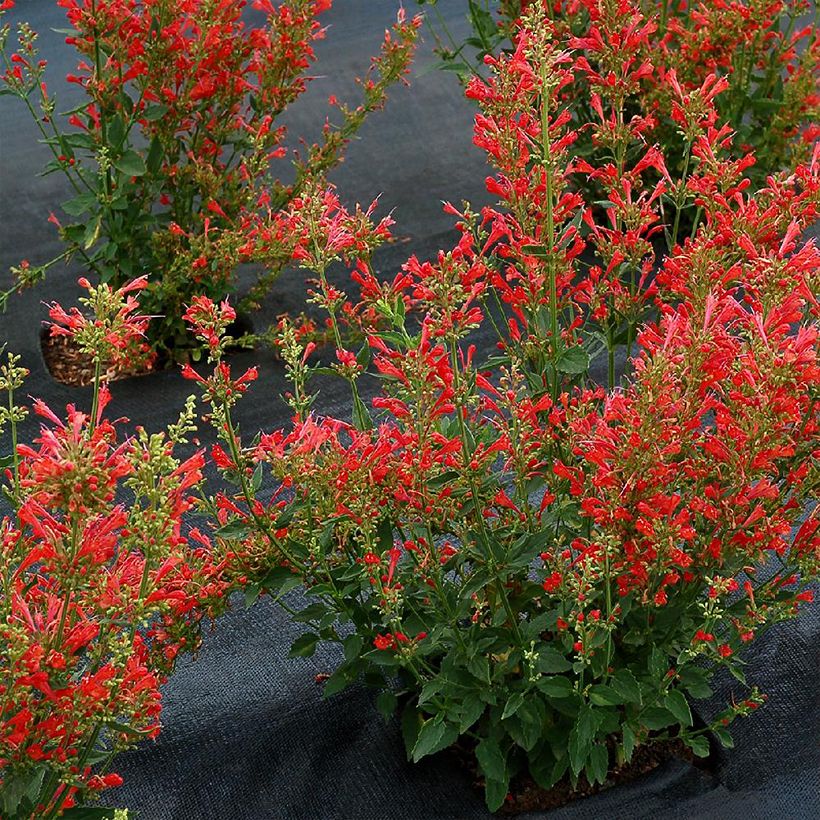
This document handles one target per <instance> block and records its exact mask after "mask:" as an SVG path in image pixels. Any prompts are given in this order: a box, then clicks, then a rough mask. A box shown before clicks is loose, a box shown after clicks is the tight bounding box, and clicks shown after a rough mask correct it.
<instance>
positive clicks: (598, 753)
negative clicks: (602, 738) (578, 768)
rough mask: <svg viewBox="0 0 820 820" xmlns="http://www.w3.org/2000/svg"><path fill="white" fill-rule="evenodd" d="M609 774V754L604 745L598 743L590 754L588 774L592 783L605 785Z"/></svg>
mask: <svg viewBox="0 0 820 820" xmlns="http://www.w3.org/2000/svg"><path fill="white" fill-rule="evenodd" d="M608 772H609V752H608V751H607V748H606V746H604V745H603V744H602V743H596V744H595V745H594V746H593V747H592V750H591V751H590V753H589V760H588V761H587V767H586V773H587V779H588V780H589V782H590V783H593V784H594V783H596V782H598V783H604V782H605V781H606V776H607V773H608Z"/></svg>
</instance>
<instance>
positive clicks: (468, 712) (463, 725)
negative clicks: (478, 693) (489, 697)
mask: <svg viewBox="0 0 820 820" xmlns="http://www.w3.org/2000/svg"><path fill="white" fill-rule="evenodd" d="M486 708H487V704H486V703H484V701H483V700H481V699H480V698H478V697H475V696H474V695H468V696H467V697H466V698H465V699H464V703H462V704H461V717H460V718H459V721H458V730H459V732H461V733H462V734H463V733H464V732H466V731H467V730H468V729H469V728H470V727H471V726H472V725H473V724H474V723H475V722H476V721H477V720H478V719H479V718H480V717H481V716H482V715H483V714H484V710H485V709H486Z"/></svg>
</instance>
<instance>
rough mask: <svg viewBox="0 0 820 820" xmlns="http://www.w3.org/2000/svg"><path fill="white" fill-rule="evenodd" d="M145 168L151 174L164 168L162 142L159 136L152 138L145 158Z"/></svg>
mask: <svg viewBox="0 0 820 820" xmlns="http://www.w3.org/2000/svg"><path fill="white" fill-rule="evenodd" d="M145 168H146V170H147V171H148V172H149V173H151V174H156V173H157V172H158V171H159V170H160V168H162V143H161V142H160V141H159V138H158V137H154V138H153V139H152V140H151V146H150V147H149V149H148V156H147V157H146V158H145Z"/></svg>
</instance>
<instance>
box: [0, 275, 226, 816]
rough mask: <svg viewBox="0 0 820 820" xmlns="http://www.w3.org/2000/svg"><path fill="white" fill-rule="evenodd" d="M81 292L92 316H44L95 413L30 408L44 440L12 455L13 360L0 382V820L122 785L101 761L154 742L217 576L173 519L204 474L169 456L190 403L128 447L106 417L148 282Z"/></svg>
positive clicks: (212, 607)
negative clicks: (87, 359) (86, 369)
mask: <svg viewBox="0 0 820 820" xmlns="http://www.w3.org/2000/svg"><path fill="white" fill-rule="evenodd" d="M85 284H86V286H87V287H88V288H89V291H90V295H89V299H88V303H89V304H90V305H93V307H94V309H95V311H96V313H95V317H94V319H92V320H88V319H86V318H84V317H83V316H82V315H81V314H80V313H79V312H78V311H76V310H72V311H70V312H66V311H64V310H63V309H62V308H61V307H59V306H58V305H53V306H52V309H51V314H52V317H53V318H54V320H55V322H56V323H57V324H55V325H54V330H55V331H56V332H61V333H62V332H71V333H73V334H74V336H75V339H76V340H77V342H78V344H79V345H80V347H81V348H82V349H84V350H85V351H86V352H87V353H89V354H90V355H93V356H94V357H95V360H96V364H97V369H96V372H97V377H96V380H95V388H94V405H93V409H92V411H91V413H90V414H87V413H83V412H81V411H80V410H78V409H77V408H76V407H74V406H69V407H68V409H67V413H66V417H65V419H62V418H60V417H58V416H57V415H56V414H55V413H53V412H52V411H51V410H50V409H49V408H48V407H47V406H46V405H45V404H44V403H43V402H42V401H40V400H37V401H35V402H34V411H35V412H36V413H37V414H38V415H39V416H41V417H42V418H43V420H44V422H43V426H42V427H41V432H40V436H39V438H37V439H36V440H35V442H34V444H33V445H28V444H17V432H16V425H17V423H18V422H19V421H20V420H21V419H22V418H23V415H24V413H23V410H22V408H18V407H17V406H16V405H15V402H14V391H15V390H17V389H19V387H20V386H21V384H22V381H23V377H24V375H25V371H24V370H23V369H22V368H21V367H19V364H18V360H17V358H16V357H10V358H9V360H8V362H7V364H5V365H4V366H3V368H2V369H0V387H2V389H3V390H4V391H6V392H7V394H8V408H9V409H7V410H3V411H2V420H3V421H4V422H5V423H6V424H9V425H11V429H12V436H13V440H14V451H13V456H12V459H11V461H10V465H9V470H8V475H9V487H8V496H9V499H10V501H11V502H12V504H13V506H14V512H13V513H12V514H11V515H8V516H7V517H5V518H4V519H3V522H2V524H0V813H2V816H3V817H4V818H8V820H22V818H53V817H58V816H63V815H64V814H65V815H66V816H70V812H69V811H68V810H70V809H71V807H73V806H76V805H78V804H80V803H85V802H87V801H89V800H92V799H93V798H94V796H95V795H97V794H98V793H99V792H100V791H102V790H103V789H107V788H110V787H112V786H117V785H119V784H120V783H122V778H121V777H120V776H119V775H118V774H116V772H113V771H110V768H109V767H110V764H111V761H112V759H113V758H114V756H115V755H116V754H117V753H118V752H120V751H122V750H123V749H126V748H128V747H130V746H133V745H134V744H135V743H137V742H138V741H139V740H140V739H142V738H148V737H155V736H156V735H157V733H158V731H159V727H160V724H159V714H160V707H161V694H160V691H159V687H160V685H161V684H162V683H163V682H164V681H165V679H166V677H167V676H168V674H169V673H170V672H171V670H172V669H173V667H174V661H175V658H176V656H177V654H178V653H179V652H180V651H183V650H188V651H190V650H193V649H195V648H196V646H197V644H198V640H199V624H200V621H201V619H202V618H203V616H205V615H213V614H215V612H216V611H217V610H218V609H219V608H220V607H221V602H222V590H223V584H222V581H221V580H220V567H219V565H218V563H215V561H214V558H213V555H212V553H211V551H210V550H208V549H207V548H206V547H205V546H204V545H203V543H201V541H198V540H197V531H196V530H192V529H190V528H189V527H186V526H185V525H184V524H183V521H182V518H183V516H184V515H185V513H186V512H187V511H188V510H190V509H191V507H192V505H193V503H194V499H193V496H194V494H195V493H196V491H197V488H198V487H199V485H200V483H201V482H202V467H203V465H204V458H203V454H202V452H194V453H192V454H191V455H190V456H188V457H187V458H185V459H182V458H180V457H179V456H178V455H177V454H176V452H175V451H176V450H178V449H179V448H180V447H182V446H184V445H186V444H187V436H188V435H189V434H190V433H191V432H192V431H193V430H194V426H193V418H194V404H193V401H189V402H188V404H187V406H186V408H185V411H184V412H183V413H182V415H181V417H180V419H179V421H178V422H177V423H176V424H174V425H171V426H170V427H169V428H168V430H167V431H166V432H164V433H153V434H149V433H148V432H147V431H145V430H144V429H142V428H137V431H136V434H135V435H134V436H132V437H129V438H126V439H125V440H121V439H120V436H119V434H118V428H119V427H121V426H122V423H123V421H124V420H123V419H120V420H119V421H110V420H108V419H107V418H106V417H105V415H104V411H105V407H106V404H107V402H108V400H109V393H108V389H107V387H106V386H105V375H104V374H105V368H106V366H107V365H108V364H109V363H110V362H111V361H112V360H114V359H115V358H116V357H117V355H119V354H120V352H121V351H123V350H127V349H129V348H130V347H133V345H134V344H137V345H140V344H142V343H143V333H144V330H145V326H146V324H147V322H148V319H147V318H146V317H144V316H141V315H139V314H138V313H137V312H136V311H137V308H138V304H137V301H136V298H135V296H134V295H133V292H134V291H138V290H140V289H143V288H144V287H145V284H146V283H145V281H144V280H138V281H136V282H134V283H132V284H131V285H129V286H126V287H124V288H122V289H121V290H119V291H114V290H112V289H111V288H110V287H109V286H108V285H100V286H99V287H98V288H93V287H91V286H90V285H88V283H85ZM111 814H112V816H113V812H111ZM95 816H96V815H95ZM101 816H102V815H101ZM106 816H107V815H106ZM119 816H121V814H120V815H119Z"/></svg>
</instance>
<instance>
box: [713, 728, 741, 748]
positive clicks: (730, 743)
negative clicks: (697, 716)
mask: <svg viewBox="0 0 820 820" xmlns="http://www.w3.org/2000/svg"><path fill="white" fill-rule="evenodd" d="M712 731H713V732H714V734H715V737H716V738H717V739H718V740H719V741H720V745H721V746H723V748H724V749H734V748H735V741H734V738H733V737H732V736H731V735H730V734H729V732H728V730H726V729H723V728H717V729H713V730H712Z"/></svg>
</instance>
